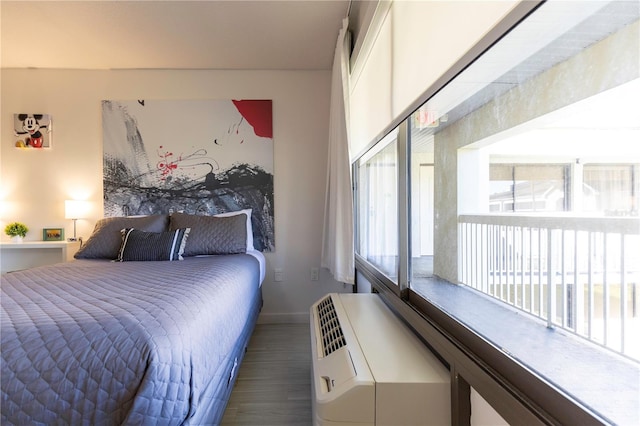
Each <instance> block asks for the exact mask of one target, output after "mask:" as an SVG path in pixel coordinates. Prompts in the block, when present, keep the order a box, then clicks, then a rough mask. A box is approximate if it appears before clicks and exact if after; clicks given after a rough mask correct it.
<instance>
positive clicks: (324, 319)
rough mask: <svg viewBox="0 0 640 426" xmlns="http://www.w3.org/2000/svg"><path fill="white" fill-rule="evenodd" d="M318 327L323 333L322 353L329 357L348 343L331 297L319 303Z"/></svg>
mask: <svg viewBox="0 0 640 426" xmlns="http://www.w3.org/2000/svg"><path fill="white" fill-rule="evenodd" d="M317 309H318V325H319V327H320V332H321V333H322V352H323V353H324V356H328V355H330V354H332V353H333V352H335V351H337V350H338V349H340V348H341V347H343V346H346V344H347V342H346V341H345V339H344V334H343V332H342V327H340V320H339V319H338V315H337V314H336V309H335V307H334V306H333V300H331V296H328V297H326V298H325V299H323V300H322V301H320V303H318V308H317Z"/></svg>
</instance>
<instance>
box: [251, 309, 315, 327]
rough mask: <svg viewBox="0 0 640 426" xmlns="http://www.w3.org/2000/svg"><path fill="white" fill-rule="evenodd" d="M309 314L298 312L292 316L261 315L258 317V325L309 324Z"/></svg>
mask: <svg viewBox="0 0 640 426" xmlns="http://www.w3.org/2000/svg"><path fill="white" fill-rule="evenodd" d="M308 323H309V313H308V312H297V313H291V314H269V313H264V312H263V313H261V314H260V316H259V317H258V324H308Z"/></svg>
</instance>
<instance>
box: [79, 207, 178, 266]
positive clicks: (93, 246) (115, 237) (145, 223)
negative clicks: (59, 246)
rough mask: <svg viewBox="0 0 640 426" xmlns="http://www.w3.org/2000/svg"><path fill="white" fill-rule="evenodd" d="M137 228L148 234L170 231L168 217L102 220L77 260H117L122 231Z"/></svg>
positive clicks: (82, 248) (111, 218) (109, 218)
mask: <svg viewBox="0 0 640 426" xmlns="http://www.w3.org/2000/svg"><path fill="white" fill-rule="evenodd" d="M125 228H136V229H140V230H142V231H148V232H164V231H166V230H168V229H169V216H168V215H163V214H159V215H151V216H138V217H131V216H127V217H107V218H104V219H100V220H99V221H98V222H97V223H96V226H95V228H94V229H93V233H92V234H91V237H89V239H88V240H87V241H86V242H85V243H84V244H83V245H82V247H81V248H80V250H78V252H77V253H76V254H75V256H74V257H75V258H76V259H111V260H113V259H115V258H116V257H118V251H119V250H120V245H121V244H122V235H121V234H120V230H122V229H125Z"/></svg>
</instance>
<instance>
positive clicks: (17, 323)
mask: <svg viewBox="0 0 640 426" xmlns="http://www.w3.org/2000/svg"><path fill="white" fill-rule="evenodd" d="M225 220H226V219H225ZM145 221H146V222H145ZM249 221H250V216H249V215H247V217H246V220H245V222H249ZM134 222H135V223H134ZM215 222H216V223H215V226H212V224H214V219H213V217H196V216H190V215H183V216H181V217H153V218H152V219H151V220H150V219H149V218H148V217H144V218H109V219H104V220H102V221H100V222H99V224H98V225H96V229H95V230H94V232H93V234H92V236H91V238H90V239H89V240H88V241H87V243H86V244H85V246H84V247H83V250H82V249H81V251H80V252H79V254H78V255H77V257H78V259H77V260H74V261H72V262H67V263H61V264H56V265H50V266H43V267H38V268H33V269H29V270H24V271H17V272H11V273H8V274H4V275H2V299H1V304H2V317H1V319H2V324H1V325H2V335H1V339H2V346H1V352H2V375H1V388H2V401H1V407H0V412H1V418H2V424H194V425H195V424H197V425H200V424H217V423H219V421H220V419H221V418H222V416H223V414H224V409H225V407H226V403H227V400H228V398H229V395H230V392H231V389H232V386H233V383H234V380H235V375H236V373H237V369H238V365H239V363H240V362H241V360H242V356H243V354H244V351H245V348H246V345H247V343H248V340H249V337H250V336H251V333H252V331H253V328H254V326H255V323H256V320H257V317H258V313H259V311H260V308H261V306H262V296H261V287H260V286H261V283H262V280H263V279H264V256H263V255H262V253H260V252H256V251H255V250H252V247H250V246H248V243H247V232H249V230H246V232H244V233H242V232H238V230H239V229H240V226H244V222H243V223H242V224H241V223H240V222H239V221H236V222H237V223H236V224H235V225H233V226H231V227H229V222H228V221H226V222H225V223H224V224H221V222H220V221H218V220H217V219H216V220H215ZM150 223H151V225H149V224H150ZM185 223H186V224H187V225H191V226H186V227H185V226H184V225H185ZM123 226H124V227H123ZM117 228H121V229H119V230H118V229H117ZM211 228H221V229H222V228H224V229H223V231H222V234H225V233H226V234H234V235H232V236H231V237H229V235H227V236H226V237H227V238H226V240H225V241H223V242H222V243H221V242H220V240H219V238H220V235H215V234H216V232H217V233H218V234H220V233H221V232H220V229H217V230H214V232H211ZM228 228H231V229H228ZM114 230H116V231H117V232H115V233H114ZM187 230H188V231H187ZM180 233H183V234H185V233H186V236H184V235H182V236H181V235H180ZM236 234H237V235H236ZM125 236H126V239H127V243H125ZM160 237H162V238H164V240H168V241H171V242H172V244H167V247H169V246H171V250H170V253H169V255H168V256H169V257H171V256H173V255H176V257H175V258H174V259H162V260H158V259H156V257H157V256H159V255H158V252H160V251H162V250H159V249H158V247H160V246H163V245H164V243H162V242H159V241H160V240H159V239H158V238H160ZM140 239H141V240H142V241H143V243H142V244H137V243H136V244H133V243H134V242H136V241H139V240H140ZM212 239H213V240H212ZM223 239H224V238H223ZM164 240H162V241H164ZM241 240H242V243H240V242H241ZM105 241H106V242H105ZM189 241H191V243H192V244H191V245H189ZM114 242H116V243H117V245H118V249H117V251H118V253H116V254H117V256H115V257H114V256H113V255H114V253H113V252H112V250H113V248H114V247H115V246H114V245H113V243H114ZM176 242H177V244H176ZM236 243H237V244H236ZM212 244H213V245H217V248H216V249H215V250H212V249H211V246H212ZM234 244H235V245H236V246H237V248H233V247H234ZM127 245H128V247H127ZM207 245H208V246H207ZM176 246H177V248H176ZM240 246H242V247H240ZM220 247H222V250H221V249H220ZM230 247H231V250H230V251H231V253H228V251H229V250H228V249H229V248H230ZM127 249H128V251H127ZM216 250H217V251H221V252H223V253H211V252H212V251H216ZM234 251H237V253H236V252H234ZM148 252H151V254H149V253H148ZM165 255H166V253H164V254H160V256H161V257H162V256H165ZM105 256H106V258H105ZM109 257H111V259H109ZM140 257H142V259H139V258H140ZM132 258H133V259H132ZM114 259H118V260H119V261H118V260H115V261H114ZM180 259H181V260H180ZM172 260H174V261H172Z"/></svg>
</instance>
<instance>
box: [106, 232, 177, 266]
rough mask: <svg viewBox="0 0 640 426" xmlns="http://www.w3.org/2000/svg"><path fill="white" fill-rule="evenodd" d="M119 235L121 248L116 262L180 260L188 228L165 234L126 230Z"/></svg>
mask: <svg viewBox="0 0 640 426" xmlns="http://www.w3.org/2000/svg"><path fill="white" fill-rule="evenodd" d="M120 233H121V234H122V246H120V252H119V253H118V258H117V259H116V260H117V261H119V262H130V261H138V262H144V261H158V260H168V261H172V260H182V253H183V252H184V245H185V242H186V241H187V237H188V236H189V228H186V229H184V228H183V229H176V230H175V231H166V232H145V231H140V230H139V229H134V228H128V229H123V230H122V231H120Z"/></svg>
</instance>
